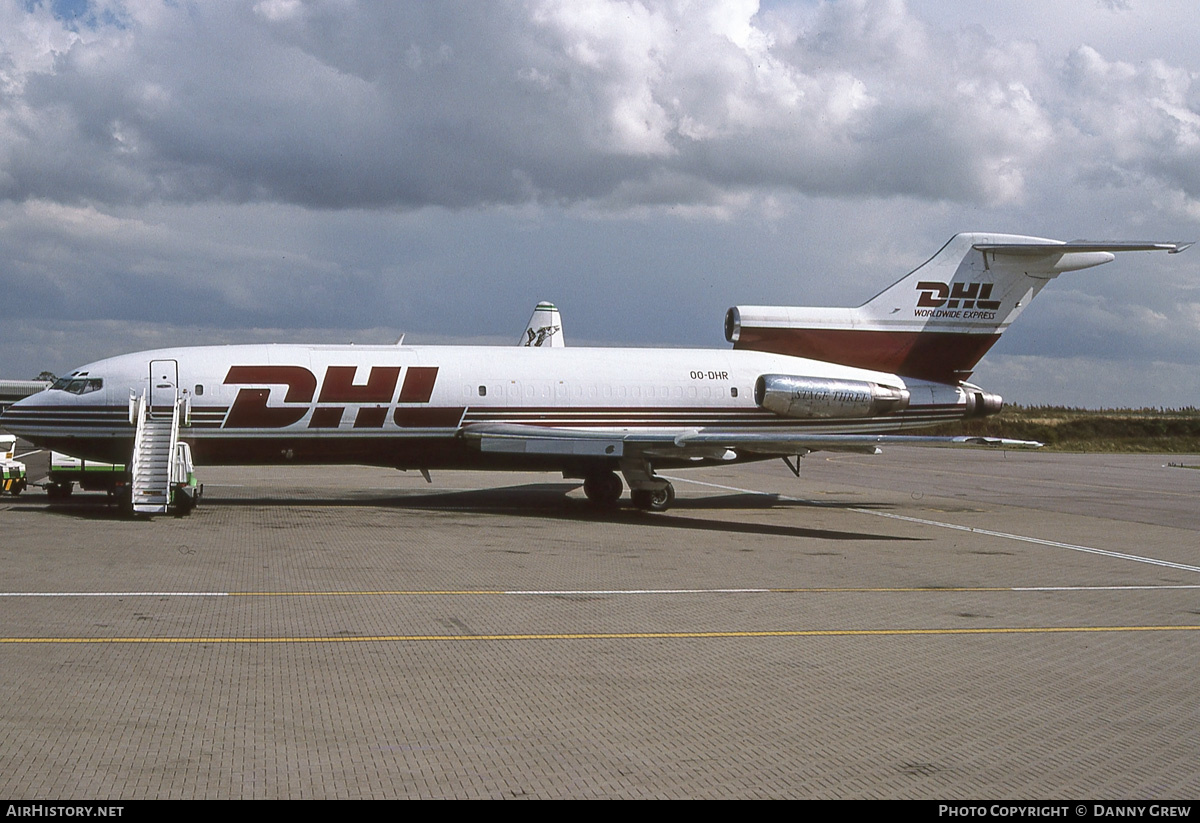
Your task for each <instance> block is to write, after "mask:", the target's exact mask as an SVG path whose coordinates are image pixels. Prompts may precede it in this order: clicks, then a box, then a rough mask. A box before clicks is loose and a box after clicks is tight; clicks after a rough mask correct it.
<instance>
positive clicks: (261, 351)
mask: <svg viewBox="0 0 1200 823" xmlns="http://www.w3.org/2000/svg"><path fill="white" fill-rule="evenodd" d="M1189 245H1191V244H1190V243H1160V242H1133V243H1121V242H1114V243H1109V242H1082V241H1077V242H1069V243H1063V242H1060V241H1056V240H1047V239H1044V238H1037V237H1023V236H1016V235H1001V234H959V235H956V236H955V237H953V238H952V239H951V240H950V241H949V242H948V243H947V244H946V245H945V246H944V247H943V248H942V249H941V250H940V251H939V252H938V253H937V254H936V255H934V256H933V257H932V258H930V259H929V260H928V261H926V262H925V263H924V264H922V265H921V266H919V267H917V268H916V269H915V270H914V271H912V272H911V273H910V274H908V275H906V276H905V277H903V278H901V279H900V280H899V281H897V282H896V283H895V284H893V285H892V286H890V287H888V288H887V289H885V290H884V291H882V292H880V293H879V294H878V295H877V296H876V297H874V298H872V299H871V300H869V301H868V302H866V303H865V304H863V305H862V306H859V307H858V308H790V307H776V306H739V307H735V308H732V309H730V310H729V312H728V314H727V315H726V320H725V332H726V337H727V338H728V339H729V341H730V342H731V343H733V349H732V350H686V349H608V348H576V347H567V346H564V345H562V337H561V334H560V330H561V319H560V318H559V316H558V312H557V309H555V308H554V307H553V306H552V305H550V304H545V305H543V306H539V307H538V310H539V311H541V312H542V314H541V315H538V314H537V313H536V312H535V318H534V319H532V320H531V321H530V326H529V328H528V329H527V330H526V334H525V336H524V337H523V339H522V345H520V346H512V347H474V346H405V345H402V344H397V345H394V346H353V345H350V346H330V345H321V346H305V345H238V346H211V347H198V348H173V349H159V350H155V351H148V352H139V353H136V354H127V355H123V356H120V357H112V358H109V359H106V360H101V361H98V362H96V363H91V364H89V365H86V366H83V367H82V368H79V369H77V370H75V371H73V372H72V373H71V374H70V375H68V376H67V377H64V378H62V379H61V380H59V381H58V382H57V383H55V384H54V385H53V386H52V387H51V388H50V389H48V390H46V391H43V392H41V393H40V394H37V395H34V396H32V397H29V398H26V399H25V400H22V401H20V402H19V403H16V404H14V405H13V406H12V407H11V408H10V409H9V410H8V411H7V412H6V413H5V414H4V416H3V418H0V423H2V424H3V426H4V427H5V428H6V429H8V430H9V431H11V432H13V433H15V434H18V435H20V436H22V437H24V438H26V439H28V440H30V441H32V442H34V443H36V444H38V445H39V446H42V447H44V448H49V449H54V450H57V451H60V452H65V453H67V454H70V455H74V456H76V457H80V458H84V459H87V460H98V461H105V462H109V463H121V464H126V465H129V466H130V467H131V472H132V476H131V486H130V494H131V495H132V502H133V504H134V508H135V509H137V510H139V511H147V512H153V511H167V510H168V509H169V508H172V507H174V508H177V509H184V510H186V508H188V507H190V504H191V502H194V497H192V496H190V489H192V488H194V483H193V484H192V486H189V485H188V472H187V471H185V470H184V469H188V468H190V462H191V459H192V458H193V457H194V460H195V461H196V463H198V464H200V465H204V464H209V465H245V464H273V463H296V464H360V465H373V466H390V467H395V468H400V469H417V470H420V471H422V473H425V474H426V475H427V473H428V471H429V470H430V469H498V470H545V471H555V472H561V473H562V474H563V475H564V476H566V477H571V478H581V479H582V480H583V487H584V492H585V494H586V495H587V497H588V498H589V499H591V500H593V501H597V502H599V503H603V504H610V505H611V504H614V503H616V501H617V500H618V499H619V498H620V497H621V494H622V491H623V486H622V483H621V479H620V477H619V476H618V472H619V473H620V475H623V476H624V478H625V482H626V483H627V484H628V485H629V487H630V490H631V498H632V502H633V504H634V505H635V506H636V507H638V508H643V509H650V510H655V511H661V510H665V509H667V508H668V507H669V506H670V505H671V503H672V502H673V500H674V490H673V488H672V487H671V484H670V483H669V482H668V481H667V480H665V479H663V478H661V477H659V476H658V475H657V474H656V471H657V470H658V469H662V468H670V469H675V468H680V467H688V466H704V465H713V464H720V463H723V462H726V461H751V460H764V459H769V458H780V457H782V458H784V459H788V458H791V457H795V456H803V455H805V454H807V453H809V452H812V451H816V450H850V451H875V450H876V447H877V446H879V445H884V444H890V443H905V444H913V443H915V444H922V445H955V444H995V445H1026V446H1036V445H1037V444H1033V443H1024V442H1021V441H1001V440H998V439H993V438H965V437H964V438H943V437H923V436H914V435H910V434H909V432H912V431H914V430H917V429H919V428H920V427H922V426H931V425H936V424H939V423H945V422H947V421H952V420H959V419H963V418H970V417H981V416H985V415H990V414H994V413H995V412H997V411H999V409H1000V406H1001V398H1000V397H998V396H997V395H994V394H989V393H987V392H985V391H983V390H982V389H981V388H979V387H978V386H975V385H973V384H971V383H969V382H967V381H968V379H969V378H970V376H971V372H972V370H973V369H974V367H975V365H976V363H978V362H979V360H980V358H981V357H983V355H984V353H985V352H986V351H987V350H988V349H989V348H990V347H991V346H992V345H993V344H994V343H995V342H996V340H997V339H999V337H1000V335H1001V334H1002V333H1003V332H1004V330H1005V329H1007V328H1008V326H1009V325H1010V324H1011V323H1012V322H1013V321H1014V320H1015V319H1016V318H1017V316H1018V315H1019V314H1020V313H1021V311H1022V310H1023V309H1024V307H1025V306H1026V305H1028V304H1029V301H1030V300H1032V299H1033V298H1034V297H1035V296H1036V295H1037V293H1038V292H1039V291H1040V290H1041V289H1042V287H1043V286H1045V285H1046V284H1047V283H1048V282H1050V281H1051V280H1052V279H1054V278H1055V277H1057V276H1058V275H1059V274H1061V273H1062V272H1067V271H1074V270H1077V269H1084V268H1088V267H1091V266H1097V265H1100V264H1102V263H1107V262H1110V261H1111V260H1113V259H1114V258H1113V252H1120V251H1150V250H1163V251H1167V252H1170V253H1176V252H1180V251H1183V250H1184V249H1185V248H1187V247H1188V246H1189ZM539 317H541V318H542V319H541V320H540V321H539V320H538V318H539ZM556 334H557V338H556V337H555V335H556ZM530 343H532V345H529V344H530ZM189 452H190V454H189ZM181 467H184V468H183V469H181Z"/></svg>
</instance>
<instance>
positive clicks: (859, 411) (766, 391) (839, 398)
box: [754, 374, 909, 418]
mask: <svg viewBox="0 0 1200 823" xmlns="http://www.w3.org/2000/svg"><path fill="white" fill-rule="evenodd" d="M908 397H909V395H908V390H907V389H899V388H896V387H895V386H881V385H880V384H878V383H871V382H868V381H866V380H836V379H831V378H825V377H796V376H794V375H790V374H764V375H762V376H761V377H759V378H758V380H757V381H755V383H754V402H755V403H757V404H758V405H759V406H761V407H762V408H764V409H767V410H768V411H773V412H775V413H776V414H778V415H781V416H783V417H817V418H824V417H877V416H879V415H883V414H892V413H893V412H898V411H900V410H901V409H903V408H905V407H906V406H908Z"/></svg>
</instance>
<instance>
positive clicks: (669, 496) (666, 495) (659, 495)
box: [630, 483, 675, 512]
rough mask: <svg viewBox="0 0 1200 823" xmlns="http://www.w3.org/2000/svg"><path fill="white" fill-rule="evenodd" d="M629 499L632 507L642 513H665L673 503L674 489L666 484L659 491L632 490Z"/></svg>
mask: <svg viewBox="0 0 1200 823" xmlns="http://www.w3.org/2000/svg"><path fill="white" fill-rule="evenodd" d="M630 497H631V498H632V499H633V505H634V506H635V507H637V508H639V509H642V510H643V511H648V512H665V511H666V510H667V509H669V508H671V505H672V504H673V503H674V502H675V487H674V486H672V485H671V484H670V483H668V484H667V485H665V486H663V487H662V488H661V489H634V490H633V491H632V492H630Z"/></svg>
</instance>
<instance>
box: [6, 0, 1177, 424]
mask: <svg viewBox="0 0 1200 823" xmlns="http://www.w3.org/2000/svg"><path fill="white" fill-rule="evenodd" d="M1198 43H1200V15H1198V14H1196V10H1195V0H1056V2H1054V3H1045V2H1044V1H1043V0H1028V1H1027V0H1010V1H1009V2H996V1H995V0H965V2H964V1H962V0H960V1H959V2H954V3H949V2H945V0H943V1H942V2H934V0H909V1H908V2H903V0H845V1H844V2H810V0H776V1H775V2H766V1H765V0H764V2H762V3H757V2H754V0H665V1H664V2H652V1H651V0H620V1H619V2H618V1H617V0H613V1H612V2H609V1H608V0H573V1H572V2H567V1H566V0H508V1H505V0H491V1H490V2H486V3H482V2H477V0H464V1H463V2H452V1H447V2H437V3H395V2H388V0H379V2H357V0H313V2H307V1H304V0H261V2H224V1H223V0H196V1H195V2H192V1H191V0H169V1H165V0H0V377H6V378H24V377H31V376H33V375H35V374H36V373H37V372H39V371H41V370H42V369H48V370H51V371H54V372H58V373H62V372H65V371H67V370H69V369H70V368H72V367H74V366H77V365H80V364H82V363H84V362H87V361H90V360H94V359H98V358H100V357H105V356H109V355H113V354H118V353H122V352H126V351H133V350H138V349H144V348H150V347H153V346H159V345H179V344H203V343H225V342H247V341H266V340H275V341H321V342H334V341H347V342H349V341H354V342H359V343H366V342H392V341H394V340H395V338H396V337H397V336H398V335H399V334H400V333H401V332H405V333H407V341H408V342H414V343H416V342H437V343H440V342H499V343H509V342H513V341H515V338H516V336H517V334H518V333H519V332H520V330H521V329H522V328H523V327H524V322H525V320H526V319H527V318H528V315H529V312H530V309H531V308H532V306H533V304H534V303H535V302H536V301H537V300H540V299H549V300H553V301H555V302H556V303H557V304H558V305H559V307H560V308H561V309H562V311H563V313H564V317H565V322H564V325H565V327H566V333H567V336H568V341H569V342H570V343H571V344H574V345H579V344H583V343H593V344H598V345H619V344H638V345H661V346H714V347H721V348H724V347H726V345H727V344H726V343H725V342H724V339H723V335H722V318H723V315H724V311H725V309H726V308H727V307H728V306H731V305H734V304H737V303H743V304H746V303H750V304H762V303H773V304H789V305H802V304H808V305H857V304H859V303H861V302H862V301H863V300H864V299H866V298H867V297H869V296H871V295H872V294H874V293H875V292H876V291H878V290H879V289H880V288H882V287H883V286H884V285H887V284H888V283H891V282H892V281H894V280H895V279H897V278H898V277H899V276H900V275H902V274H903V273H904V272H905V271H907V270H909V269H911V268H913V267H914V266H915V265H917V264H919V263H920V262H922V261H923V260H925V259H926V258H927V257H928V256H929V255H930V254H932V253H933V252H934V251H936V250H937V249H938V248H939V247H940V246H941V245H942V243H944V242H945V241H946V240H947V239H948V238H949V237H950V236H951V235H952V234H954V233H955V232H957V231H963V230H987V231H1001V232H1012V233H1019V234H1035V235H1041V236H1046V237H1055V238H1058V239H1063V240H1067V239H1074V238H1087V239H1164V240H1194V239H1197V238H1198V237H1200V47H1198V46H1197V44H1198ZM1198 366H1200V248H1198V249H1194V250H1193V251H1191V252H1189V253H1187V254H1184V255H1179V256H1167V255H1163V254H1131V255H1124V256H1121V257H1119V258H1118V260H1117V262H1116V263H1113V264H1110V265H1108V266H1105V267H1103V268H1100V269H1092V270H1088V271H1084V272H1079V273H1075V274H1069V275H1064V276H1063V277H1062V278H1060V279H1059V280H1058V281H1056V282H1055V283H1053V284H1052V285H1051V286H1050V287H1049V288H1048V289H1046V291H1045V292H1043V294H1042V295H1041V297H1039V299H1038V301H1037V302H1036V303H1035V304H1033V306H1032V307H1031V308H1030V309H1029V310H1028V311H1026V313H1025V314H1024V315H1023V316H1022V318H1021V320H1020V321H1019V322H1018V323H1017V324H1016V325H1015V326H1014V327H1013V329H1012V330H1011V331H1010V332H1009V333H1008V334H1006V335H1005V337H1004V339H1003V340H1002V341H1001V342H1000V343H999V344H998V345H997V347H996V348H995V349H994V350H993V352H992V353H991V354H990V355H989V356H988V358H987V359H985V360H984V362H983V364H982V366H981V367H980V369H979V371H978V372H977V373H976V379H977V380H978V382H980V383H981V384H982V385H984V386H985V387H986V388H988V389H989V390H992V391H998V392H1000V393H1002V394H1004V395H1005V396H1006V397H1007V398H1008V399H1009V400H1013V401H1017V402H1024V403H1067V404H1074V405H1088V406H1100V405H1106V406H1114V405H1138V406H1141V405H1166V406H1181V405H1200V367H1198Z"/></svg>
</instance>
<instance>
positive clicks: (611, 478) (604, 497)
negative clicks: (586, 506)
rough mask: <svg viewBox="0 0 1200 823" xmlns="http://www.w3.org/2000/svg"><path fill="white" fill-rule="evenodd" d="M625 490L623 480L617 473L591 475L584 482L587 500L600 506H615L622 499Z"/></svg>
mask: <svg viewBox="0 0 1200 823" xmlns="http://www.w3.org/2000/svg"><path fill="white" fill-rule="evenodd" d="M624 490H625V487H624V485H622V483H621V478H620V477H617V475H616V473H615V472H599V473H597V474H589V475H588V476H587V477H586V478H584V480H583V493H584V495H586V496H587V499H588V500H590V501H592V502H593V503H595V504H596V505H599V506H613V505H616V502H617V501H618V500H620V499H621V492H623V491H624Z"/></svg>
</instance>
